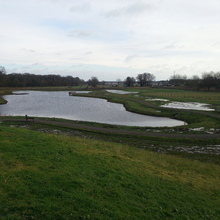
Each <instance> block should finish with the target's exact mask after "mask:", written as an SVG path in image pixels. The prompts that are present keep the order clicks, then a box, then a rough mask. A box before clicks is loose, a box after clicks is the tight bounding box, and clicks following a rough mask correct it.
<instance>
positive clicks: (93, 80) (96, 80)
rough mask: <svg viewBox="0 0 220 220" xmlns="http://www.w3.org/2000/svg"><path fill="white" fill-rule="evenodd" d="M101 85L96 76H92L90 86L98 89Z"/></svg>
mask: <svg viewBox="0 0 220 220" xmlns="http://www.w3.org/2000/svg"><path fill="white" fill-rule="evenodd" d="M98 84H99V80H98V78H97V77H96V76H92V77H91V79H89V81H88V85H89V86H93V87H96V86H97V85H98Z"/></svg>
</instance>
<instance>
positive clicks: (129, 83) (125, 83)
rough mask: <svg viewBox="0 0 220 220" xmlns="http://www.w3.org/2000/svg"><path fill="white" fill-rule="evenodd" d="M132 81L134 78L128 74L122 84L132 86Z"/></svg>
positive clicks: (133, 81)
mask: <svg viewBox="0 0 220 220" xmlns="http://www.w3.org/2000/svg"><path fill="white" fill-rule="evenodd" d="M134 83H135V78H134V77H130V76H128V77H127V78H126V79H125V82H124V85H125V86H127V87H132V86H134Z"/></svg>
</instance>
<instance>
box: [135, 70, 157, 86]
mask: <svg viewBox="0 0 220 220" xmlns="http://www.w3.org/2000/svg"><path fill="white" fill-rule="evenodd" d="M136 78H137V80H138V82H139V83H140V86H150V84H151V82H152V81H153V80H155V76H154V75H153V74H151V73H143V74H138V75H137V77H136Z"/></svg>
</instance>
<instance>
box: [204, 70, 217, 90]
mask: <svg viewBox="0 0 220 220" xmlns="http://www.w3.org/2000/svg"><path fill="white" fill-rule="evenodd" d="M215 86H216V74H215V73H214V72H209V73H206V72H205V73H202V81H201V87H203V88H207V90H208V91H209V90H210V89H211V87H215Z"/></svg>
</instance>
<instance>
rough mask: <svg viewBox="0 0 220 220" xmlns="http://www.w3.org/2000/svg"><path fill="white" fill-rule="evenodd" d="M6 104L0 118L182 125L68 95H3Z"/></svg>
mask: <svg viewBox="0 0 220 220" xmlns="http://www.w3.org/2000/svg"><path fill="white" fill-rule="evenodd" d="M4 99H6V100H7V101H8V103H7V104H5V105H0V115H2V116H7V115H8V116H24V115H26V114H27V115H28V116H35V117H50V118H63V119H70V120H79V121H91V122H98V123H106V124H115V125H126V126H139V127H174V126H182V125H184V122H183V121H179V120H175V119H170V118H165V117H153V116H146V115H141V114H135V113H131V112H128V111H126V109H125V108H124V106H123V105H122V104H116V103H111V102H108V101H107V100H104V99H98V98H87V97H77V96H69V94H68V92H65V91H64V92H41V91H27V92H25V94H24V92H23V91H22V92H20V95H19V92H16V95H6V96H4Z"/></svg>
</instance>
